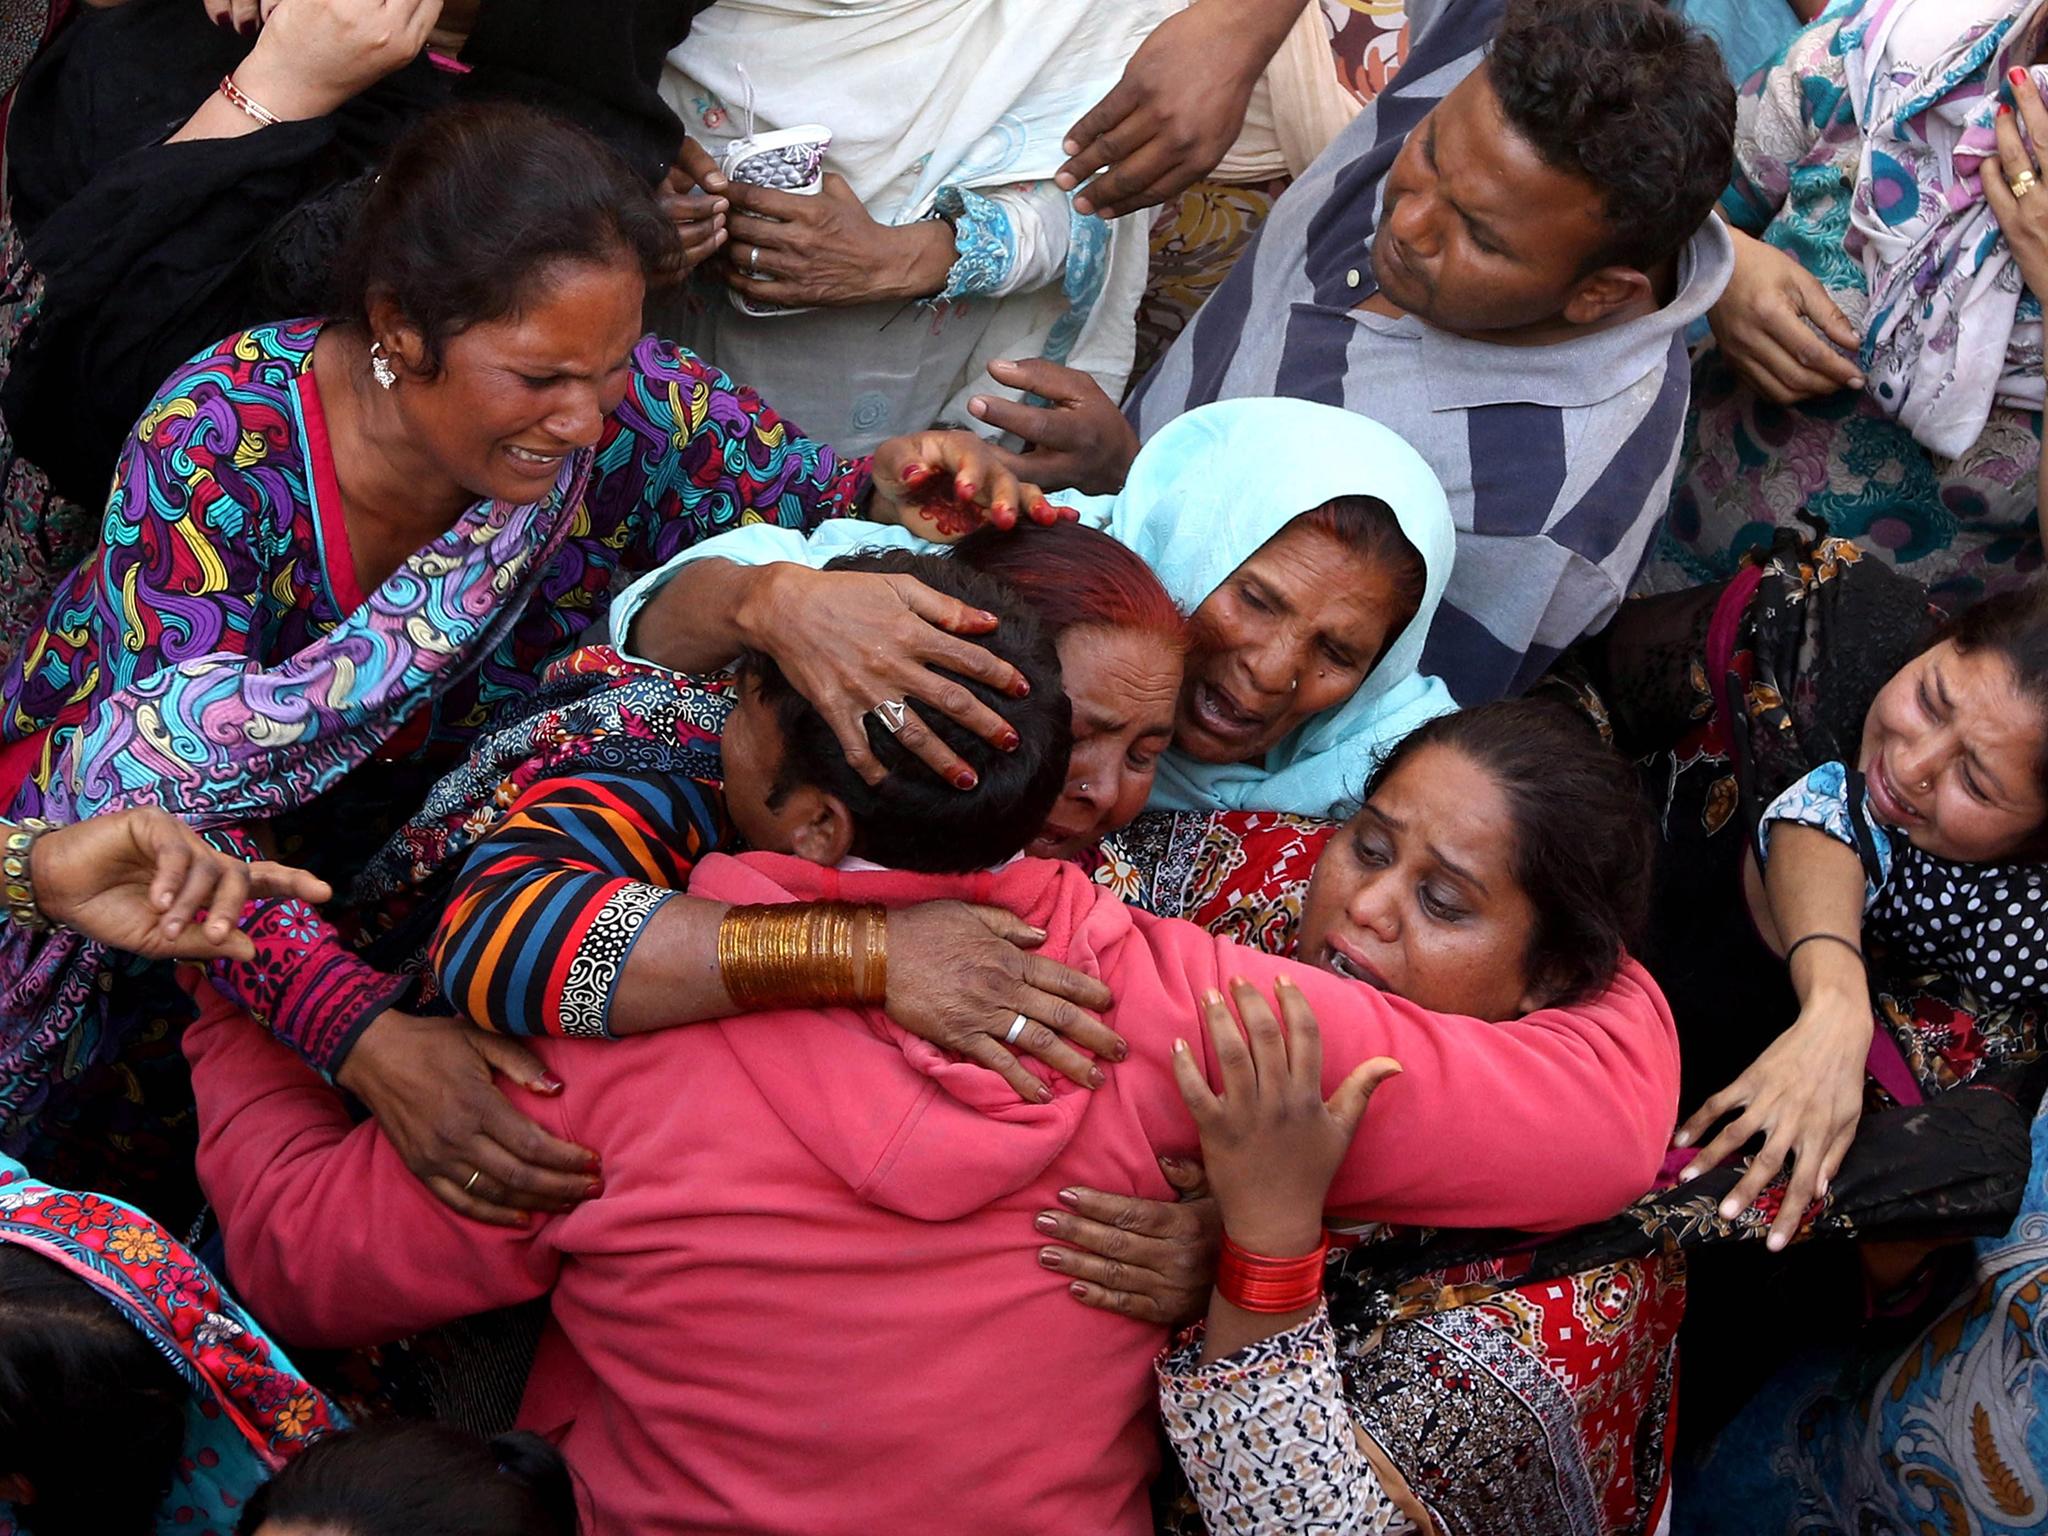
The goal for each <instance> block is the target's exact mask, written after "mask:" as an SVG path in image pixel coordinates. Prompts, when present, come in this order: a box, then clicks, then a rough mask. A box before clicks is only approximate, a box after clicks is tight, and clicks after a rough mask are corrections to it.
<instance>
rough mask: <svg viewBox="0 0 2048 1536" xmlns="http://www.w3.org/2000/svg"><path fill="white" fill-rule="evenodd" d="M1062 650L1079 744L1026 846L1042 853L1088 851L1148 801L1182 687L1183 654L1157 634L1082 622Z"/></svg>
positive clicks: (1032, 852)
mask: <svg viewBox="0 0 2048 1536" xmlns="http://www.w3.org/2000/svg"><path fill="white" fill-rule="evenodd" d="M1059 653H1060V674H1061V676H1062V677H1063V678H1064V679H1065V680H1066V685H1067V698H1068V699H1069V700H1070V701H1071V702H1072V703H1073V706H1074V751H1073V755H1072V757H1070V758H1069V759H1068V761H1067V786H1066V788H1065V789H1064V790H1063V791H1061V793H1060V798H1059V801H1058V803H1057V804H1055V805H1054V806H1053V808H1052V814H1051V815H1050V816H1049V817H1047V818H1046V823H1045V830H1044V831H1043V832H1041V833H1040V834H1039V836H1038V838H1037V839H1036V840H1035V841H1034V842H1033V843H1032V844H1031V846H1030V847H1029V848H1028V849H1027V850H1025V851H1026V852H1028V853H1029V854H1030V855H1031V856H1032V857H1034V858H1040V859H1063V858H1072V857H1073V856H1074V855H1076V854H1079V853H1082V852H1085V851H1086V850H1087V849H1089V848H1092V847H1093V846H1094V845H1095V844H1096V843H1098V842H1100V841H1101V840H1102V839H1103V838H1105V837H1107V836H1108V835H1109V834H1110V833H1112V832H1114V831H1116V830H1117V829H1118V828H1119V827H1125V826H1128V825H1130V823H1131V819H1132V818H1133V817H1135V816H1136V815H1137V814H1138V812H1140V811H1142V810H1143V809H1144V808H1145V801H1146V800H1147V799H1148V798H1149V797H1150V795H1151V793H1152V776H1153V772H1154V770H1155V769H1156V768H1157V767H1158V764H1159V754H1160V753H1162V752H1164V751H1165V750H1166V748H1167V746H1168V745H1169V744H1170V743H1171V742H1172V740H1173V708H1174V700H1175V699H1176V698H1177V697H1178V696H1179V694H1180V682H1181V658H1180V654H1179V653H1178V652H1177V651H1175V650H1174V648H1173V647H1172V646H1171V645H1169V644H1168V643H1167V642H1166V641H1165V640H1162V639H1161V638H1160V637H1159V636H1157V635H1154V634H1148V633H1146V632H1144V631H1141V630H1128V629H1113V628H1110V627H1109V626H1107V625H1098V624H1091V625H1086V626H1081V625H1077V626H1075V627H1074V628H1072V629H1069V630H1068V631H1067V632H1066V633H1065V634H1063V635H1061V636H1060V641H1059Z"/></svg>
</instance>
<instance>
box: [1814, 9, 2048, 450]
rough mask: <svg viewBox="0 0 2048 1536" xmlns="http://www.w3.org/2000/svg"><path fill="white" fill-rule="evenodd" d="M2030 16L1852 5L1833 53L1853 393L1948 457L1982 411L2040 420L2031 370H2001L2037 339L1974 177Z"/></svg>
mask: <svg viewBox="0 0 2048 1536" xmlns="http://www.w3.org/2000/svg"><path fill="white" fill-rule="evenodd" d="M2044 18H2048V0H1864V3H1863V4H1862V5H1861V6H1860V7H1858V8H1857V9H1856V10H1854V11H1853V12H1851V13H1850V14H1849V15H1848V16H1846V17H1845V18H1843V20H1842V22H1841V31H1840V33H1839V36H1838V38H1837V41H1836V44H1835V48H1836V51H1837V52H1838V53H1839V54H1840V56H1841V60H1842V65H1843V69H1844V74H1845V77H1846V85H1847V89H1848V97H1849V105H1850V106H1851V107H1852V108H1853V110H1854V112H1855V114H1856V121H1857V123H1858V125H1859V126H1860V127H1861V128H1862V155H1861V159H1860V161H1859V163H1858V165H1857V167H1856V180H1855V188H1854V191H1853V192H1852V194H1851V198H1850V206H1849V224H1850V229H1849V232H1848V239H1847V241H1846V244H1847V247H1848V249H1849V250H1850V252H1852V253H1854V254H1856V255H1858V256H1859V257H1860V260H1861V262H1862V265H1863V271H1864V275H1865V278H1866V280H1867V281H1868V283H1869V287H1870V310H1869V317H1868V320H1867V322H1866V324H1865V326H1864V342H1863V362H1864V365H1865V367H1867V368H1868V369H1869V371H1870V382H1869V386H1868V388H1869V393H1870V396H1871V398H1872V399H1874V400H1876V401H1877V402H1878V403H1879V404H1880V405H1882V406H1883V407H1884V408H1885V409H1886V410H1887V411H1889V412H1891V413H1892V414H1893V415H1895V416H1897V417H1898V418H1899V420H1900V421H1901V422H1902V423H1903V424H1904V425H1905V426H1906V428H1907V429H1908V430H1909V431H1911V432H1912V434H1913V436H1914V437H1915V438H1917V439H1918V440H1919V441H1920V443H1921V444H1922V445H1923V446H1925V447H1926V448H1927V449H1929V450H1930V451H1931V452H1934V453H1937V454H1941V455H1943V456H1945V457H1949V458H1953V457H1955V456H1956V455H1958V454H1960V453H1962V452H1963V451H1964V450H1965V449H1967V448H1968V447H1969V446H1970V445H1971V444H1972V443H1974V442H1976V441H1977V439H1978V438H1979V437H1980V436H1982V435H1983V432H1984V425H1985V422H1986V421H1987V420H1988V419H1989V417H1990V414H1991V408H1992V406H1993V404H1994V403H1998V404H2004V405H2013V406H2019V407H2022V408H2024V409H2026V410H2034V411H2038V410H2040V409H2041V402H2042V381H2041V370H2040V368H2039V366H2038V363H2037V365H2036V366H2034V367H2031V368H2022V369H2017V370H2015V369H2013V368H2011V367H2010V366H2009V365H2008V352H2009V351H2011V350H2015V349H2017V350H2019V351H2020V352H2021V353H2022V354H2023V355H2027V356H2031V357H2033V358H2035V359H2038V358H2039V356H2040V351H2041V327H2040V324H2039V322H2038V320H2030V321H2027V322H2026V323H2025V324H2024V325H2022V322H2021V318H2020V295H2021V291H2022V284H2021V281H2020V273H2019V267H2018V264H2017V263H2016V262H2015V260H2014V259H2013V254H2012V249H2011V247H2010V246H2009V245H2007V243H2006V241H2005V239H2004V237H2003V235H2002V234H2001V233H2000V232H1999V228H1998V220H1997V219H1996V218H1995V217H1993V215H1992V213H1991V209H1990V205H1989V204H1987V203H1986V202H1985V200H1984V188H1983V183H1982V180H1981V176H1982V175H1983V174H1985V173H1986V171H1985V168H1987V167H1988V174H1991V175H2000V174H2002V172H2001V171H2000V169H1999V164H1998V141H1997V136H1996V133H1995V130H1994V126H1993V125H1994V122H1995V120H1996V115H1997V112H1998V107H1999V102H2000V100H2001V98H2002V96H2003V92H2002V89H2001V87H2002V82H2003V79H2004V76H2005V72H2006V70H2007V69H2008V68H2010V67H2012V66H2014V65H2020V66H2030V65H2032V64H2033V62H2034V59H2035V57H2036V55H2037V54H2038V53H2039V50H2040V43H2041V36H2042V26H2043V21H2044ZM2034 78H2035V80H2036V81H2037V82H2040V83H2048V70H2039V71H2036V73H2035V77H2034ZM2022 331H2024V334H2021V332H2022Z"/></svg>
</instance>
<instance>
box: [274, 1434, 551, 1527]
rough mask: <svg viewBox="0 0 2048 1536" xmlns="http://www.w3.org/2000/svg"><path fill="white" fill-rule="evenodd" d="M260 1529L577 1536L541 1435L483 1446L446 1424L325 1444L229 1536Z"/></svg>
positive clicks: (301, 1458)
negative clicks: (269, 1524)
mask: <svg viewBox="0 0 2048 1536" xmlns="http://www.w3.org/2000/svg"><path fill="white" fill-rule="evenodd" d="M266 1520H275V1521H277V1523H278V1524H280V1525H286V1524H289V1525H298V1526H307V1527H312V1528H315V1529H318V1530H321V1531H333V1532H336V1533H337V1536H339V1533H346V1536H577V1532H578V1530H579V1529H580V1524H579V1522H578V1520H577V1516H576V1486H575V1484H574V1482H572V1481H571V1479H570V1476H569V1466H568V1463H567V1462H565V1461H563V1460H562V1453H561V1452H560V1451H558V1450H556V1449H555V1448H554V1447H553V1446H552V1445H549V1444H548V1443H547V1441H545V1440H543V1439H541V1437H540V1436H538V1435H531V1434H525V1433H519V1434H510V1435H500V1436H498V1438H497V1439H495V1440H491V1441H485V1440H482V1439H479V1438H478V1437H477V1436H475V1435H472V1434H470V1433H469V1432H468V1431H467V1430H462V1429H456V1428H454V1427H452V1426H450V1425H447V1424H371V1425H368V1426H366V1427H365V1428H362V1429H352V1430H348V1431H346V1432H345V1433H343V1434H338V1435H329V1436H328V1437H327V1438H326V1439H324V1440H322V1441H320V1442H319V1443H318V1444H317V1445H312V1446H309V1447H307V1448H306V1450H304V1451H303V1452H301V1453H300V1454H299V1455H298V1456H297V1457H296V1458H295V1459H294V1460H292V1461H291V1462H290V1463H289V1464H288V1465H287V1466H286V1467H285V1468H284V1470H283V1471H281V1472H279V1473H278V1474H277V1476H276V1477H275V1478H273V1479H272V1480H271V1481H270V1482H268V1483H266V1484H264V1485H263V1486H262V1487H261V1488H259V1489H257V1490H256V1492H255V1494H254V1495H253V1496H252V1497H251V1498H250V1500H249V1502H248V1504H247V1506H246V1507H245V1508H244V1509H243V1511H242V1518H241V1521H240V1523H239V1524H237V1525H236V1527H235V1531H236V1536H255V1531H256V1529H257V1528H258V1527H259V1526H261V1525H262V1524H263V1523H264V1522H265V1521H266Z"/></svg>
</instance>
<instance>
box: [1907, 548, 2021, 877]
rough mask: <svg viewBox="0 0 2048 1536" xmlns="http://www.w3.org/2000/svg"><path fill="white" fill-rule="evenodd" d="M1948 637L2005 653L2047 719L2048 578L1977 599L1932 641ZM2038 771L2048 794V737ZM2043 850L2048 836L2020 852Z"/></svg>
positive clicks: (1961, 645) (1962, 647)
mask: <svg viewBox="0 0 2048 1536" xmlns="http://www.w3.org/2000/svg"><path fill="white" fill-rule="evenodd" d="M1944 640H1953V641H1954V642H1955V646H1956V649H1957V650H1959V651H1963V652H1965V653H1967V652H1970V651H1988V652H1990V653H1991V654H1992V655H1994V656H1998V657H2002V658H2003V659H2004V660H2005V663H2006V665H2008V666H2010V667H2011V668H2012V673H2013V680H2014V682H2015V683H2016V684H2017V686H2018V688H2019V693H2020V697H2021V698H2023V699H2026V700H2027V701H2028V702H2029V703H2031V704H2032V705H2033V706H2034V707H2035V708H2036V709H2038V710H2040V711H2041V715H2042V718H2043V720H2048V581H2043V580H2035V581H2029V582H2027V583H2026V584H2025V585H2023V586H2017V587H2011V588H2008V589H2007V590H2005V591H2003V592H1994V593H1992V594H1991V595H1990V596H1989V597H1986V598H1981V599H1979V600H1978V601H1977V602H1974V603H1972V604H1971V605H1970V606H1969V607H1967V608H1965V609H1964V610H1963V611H1962V612H1961V613H1959V614H1957V615H1956V616H1955V617H1954V618H1952V619H1950V620H1949V621H1948V622H1947V623H1946V624H1944V625H1942V626H1941V628H1940V629H1938V630H1936V631H1935V634H1934V638H1933V639H1932V640H1930V641H1929V642H1928V645H1929V646H1930V647H1932V646H1936V645H1939V644H1941V642H1942V641H1944ZM2034 775H2035V778H2036V780H2037V781H2038V783H2039V784H2040V786H2041V789H2042V791H2043V792H2044V793H2048V739H2044V740H2043V742H2042V748H2041V757H2040V759H2039V760H2038V761H2037V762H2036V763H2035V765H2034ZM2044 849H2048V837H2041V836H2037V837H2035V838H2034V839H2031V840H2030V841H2029V842H2028V844H2027V845H2026V847H2025V849H2024V850H2022V851H2023V852H2024V853H2026V854H2027V855H2028V856H2032V857H2038V856H2039V855H2040V853H2041V852H2043V851H2044Z"/></svg>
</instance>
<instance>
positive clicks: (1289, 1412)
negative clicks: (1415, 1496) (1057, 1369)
mask: <svg viewBox="0 0 2048 1536" xmlns="http://www.w3.org/2000/svg"><path fill="white" fill-rule="evenodd" d="M1157 1368H1158V1373H1159V1410H1160V1416H1161V1418H1163V1419H1164V1420H1165V1423H1166V1438H1167V1439H1168V1440H1169V1441H1171V1442H1172V1444H1173V1449H1174V1453H1175V1454H1176V1455H1177V1456H1178V1457H1179V1459H1180V1465H1181V1470H1182V1471H1183V1472H1184V1473H1185V1474H1186V1475H1187V1477H1188V1481H1189V1483H1190V1484H1191V1485H1192V1491H1193V1493H1194V1497H1195V1502H1196V1503H1197V1504H1199V1505H1200V1506H1201V1509H1202V1514H1203V1518H1204V1521H1205V1523H1206V1524H1207V1526H1208V1528H1209V1532H1210V1536H1390V1533H1394V1536H1406V1533H1408V1532H1411V1531H1413V1530H1414V1529H1415V1526H1414V1524H1413V1523H1412V1522H1411V1521H1410V1520H1409V1519H1408V1517H1407V1516H1406V1515H1404V1514H1402V1513H1401V1511H1400V1509H1399V1508H1398V1507H1397V1506H1396V1505H1395V1504H1394V1502H1393V1501H1392V1500H1391V1499H1389V1498H1388V1497H1387V1494H1386V1490H1385V1489H1384V1488H1382V1487H1381V1486H1380V1481H1379V1477H1378V1475H1377V1474H1376V1473H1375V1472H1374V1471H1373V1469H1372V1463H1371V1462H1369V1461H1368V1460H1366V1458H1365V1453H1364V1452H1363V1451H1362V1450H1361V1449H1360V1448H1359V1444H1358V1435H1357V1433H1356V1431H1355V1430H1353V1428H1352V1425H1351V1417H1350V1415H1349V1414H1347V1413H1341V1412H1335V1411H1333V1410H1334V1409H1335V1408H1336V1407H1337V1406H1338V1405H1339V1404H1341V1403H1342V1402H1343V1400H1344V1392H1343V1381H1342V1378H1341V1377H1340V1376H1339V1375H1338V1372H1337V1339H1336V1335H1335V1334H1334V1333H1333V1332H1331V1329H1330V1314H1329V1312H1328V1311H1327V1310H1326V1309H1325V1308H1322V1307H1317V1308H1316V1311H1315V1315H1314V1316H1313V1317H1311V1318H1309V1319H1308V1320H1307V1321H1306V1322H1303V1323H1298V1324H1296V1325H1295V1326H1294V1327H1292V1328H1289V1329H1288V1330H1287V1331H1286V1332H1285V1333H1276V1334H1274V1335H1272V1336H1271V1337H1270V1338H1264V1339H1260V1340H1258V1341H1257V1342H1256V1343H1253V1344H1249V1345H1247V1346H1245V1348H1243V1349H1241V1350H1239V1351H1238V1352H1237V1353H1236V1354H1233V1355H1230V1356H1227V1357H1226V1358H1224V1359H1221V1360H1212V1361H1209V1362H1208V1363H1207V1364H1204V1363H1203V1361H1202V1330H1201V1328H1200V1327H1199V1326H1198V1327H1196V1328H1195V1329H1194V1330H1193V1331H1192V1332H1191V1334H1190V1335H1189V1337H1188V1338H1187V1339H1186V1340H1184V1341H1183V1342H1182V1343H1180V1344H1178V1345H1176V1346H1175V1347H1174V1348H1172V1349H1170V1350H1168V1351H1167V1352H1166V1353H1165V1354H1163V1355H1161V1356H1160V1358H1159V1362H1158V1367H1157Z"/></svg>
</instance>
